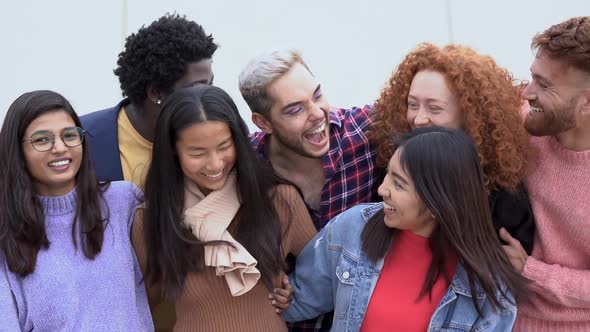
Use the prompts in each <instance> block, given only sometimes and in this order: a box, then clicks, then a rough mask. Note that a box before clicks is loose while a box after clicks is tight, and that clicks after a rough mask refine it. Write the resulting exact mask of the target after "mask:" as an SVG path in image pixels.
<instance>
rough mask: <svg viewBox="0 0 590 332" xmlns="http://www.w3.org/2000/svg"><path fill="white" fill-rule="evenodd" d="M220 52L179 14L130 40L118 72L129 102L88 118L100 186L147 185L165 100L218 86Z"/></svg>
mask: <svg viewBox="0 0 590 332" xmlns="http://www.w3.org/2000/svg"><path fill="white" fill-rule="evenodd" d="M216 49H217V45H216V44H215V43H214V42H213V37H212V36H211V35H207V34H206V33H205V31H204V30H203V28H202V27H201V26H200V25H199V24H197V23H195V22H194V21H190V20H187V19H186V18H185V17H184V16H180V15H177V14H173V15H171V14H167V15H165V16H162V17H160V18H159V19H158V20H156V21H154V22H152V23H151V24H150V25H149V26H147V27H146V26H142V27H141V28H140V29H139V31H137V33H133V34H131V35H130V36H128V37H127V39H126V42H125V49H124V50H123V51H122V52H121V53H119V59H118V61H117V68H116V69H115V71H114V73H115V75H117V76H118V77H119V82H120V84H121V90H122V92H123V96H124V97H126V98H124V99H123V100H122V101H121V102H120V103H118V104H117V105H115V106H114V107H112V108H108V109H105V110H101V111H97V112H94V113H90V114H87V115H85V116H83V117H82V124H83V126H84V128H85V129H86V131H87V133H88V135H87V139H88V142H89V143H90V159H91V160H92V164H93V166H94V169H95V171H96V175H97V177H98V179H99V180H101V181H117V180H127V181H131V182H133V183H135V184H136V185H138V186H140V187H141V186H142V185H143V181H144V178H145V174H146V173H147V168H148V166H149V161H150V156H151V149H152V142H153V139H154V130H155V126H156V121H157V119H158V115H159V113H160V110H161V107H162V102H163V100H164V98H166V96H167V95H169V94H170V93H171V92H172V91H174V90H175V89H178V88H182V87H187V86H191V85H195V84H212V83H213V72H212V69H211V65H212V60H211V58H212V56H213V53H215V50H216Z"/></svg>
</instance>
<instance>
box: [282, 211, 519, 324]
mask: <svg viewBox="0 0 590 332" xmlns="http://www.w3.org/2000/svg"><path fill="white" fill-rule="evenodd" d="M382 208H383V206H382V204H381V203H374V204H362V205H358V206H355V207H353V208H351V209H349V210H347V211H346V212H344V213H342V214H340V215H339V216H337V217H335V218H334V219H332V220H331V221H330V222H329V223H328V224H327V225H326V227H324V228H323V229H322V231H321V232H320V233H318V234H317V235H316V237H314V239H313V240H311V241H310V242H309V243H308V244H307V245H306V246H305V248H304V249H303V251H302V252H301V253H300V254H299V256H298V257H297V263H296V268H295V272H293V273H292V274H291V275H290V276H289V280H290V282H291V284H292V286H293V288H294V290H295V292H294V298H293V301H292V302H291V304H290V306H289V308H288V309H287V310H286V311H285V314H284V317H285V320H287V321H302V320H305V319H310V318H314V317H317V316H319V315H320V314H323V313H326V312H329V311H332V310H333V311H334V323H333V325H332V331H338V332H343V331H346V332H352V331H359V330H360V328H361V326H362V323H363V318H364V316H365V312H366V310H367V306H368V304H369V300H370V299H371V294H372V293H373V290H374V289H375V285H376V284H377V280H378V279H379V274H380V273H381V268H382V267H383V261H384V259H383V258H382V259H380V260H379V261H378V262H376V263H373V262H371V261H370V260H369V259H368V257H367V256H366V255H365V254H364V253H363V251H362V250H361V237H360V234H361V233H362V231H363V228H364V226H365V223H366V222H367V221H368V220H369V218H370V217H371V216H372V215H373V214H375V213H376V212H377V211H379V210H380V209H382ZM476 291H477V292H476V293H477V295H476V296H477V300H478V303H479V304H480V307H481V309H482V313H483V317H480V316H479V315H478V313H477V311H476V310H475V307H474V305H473V302H472V294H471V292H470V290H469V282H468V278H467V273H466V272H465V269H464V268H463V267H462V266H461V265H460V264H458V265H457V268H456V272H455V275H454V277H453V279H452V281H451V284H450V286H449V289H448V290H447V293H446V294H445V296H444V297H443V298H442V300H441V301H440V303H439V304H438V306H437V308H436V310H435V311H434V314H433V315H432V317H431V319H430V324H429V327H428V331H511V330H512V325H513V324H514V320H515V319H516V306H515V305H514V304H513V303H514V298H513V296H512V294H510V293H509V292H508V291H506V294H508V296H509V299H506V298H504V297H502V296H501V295H500V294H499V292H498V294H497V298H499V299H500V301H501V303H502V304H503V306H504V308H505V309H499V311H495V310H494V309H493V308H492V307H491V304H490V302H489V301H488V300H487V299H486V294H485V292H483V290H482V289H481V288H480V287H479V286H478V285H477V284H476ZM393 296H394V294H393Z"/></svg>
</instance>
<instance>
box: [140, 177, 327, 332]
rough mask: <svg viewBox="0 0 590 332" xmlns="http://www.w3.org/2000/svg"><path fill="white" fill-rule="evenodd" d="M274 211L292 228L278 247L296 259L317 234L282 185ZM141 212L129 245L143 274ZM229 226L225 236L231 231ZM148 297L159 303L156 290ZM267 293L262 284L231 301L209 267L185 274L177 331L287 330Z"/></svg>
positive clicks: (295, 196) (277, 282)
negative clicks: (281, 246)
mask: <svg viewBox="0 0 590 332" xmlns="http://www.w3.org/2000/svg"><path fill="white" fill-rule="evenodd" d="M276 190H277V192H276V195H275V199H274V206H275V209H276V211H277V214H278V217H279V220H280V222H281V224H282V225H284V226H285V225H289V223H290V225H289V226H288V228H287V232H284V235H283V239H282V241H283V242H282V244H283V253H284V255H287V254H289V253H290V254H293V255H295V256H297V255H298V254H299V252H300V251H301V250H302V249H303V247H304V246H305V245H306V244H307V242H309V241H310V240H311V239H312V238H313V236H314V235H315V234H316V230H315V228H314V226H313V223H312V222H311V219H310V217H309V214H308V212H307V209H306V207H305V205H304V203H303V200H302V198H301V196H299V194H298V193H297V191H296V190H295V188H293V187H291V186H286V185H280V186H278V187H277V189H276ZM142 216H143V213H141V210H140V211H138V213H136V215H135V220H134V223H133V229H132V242H133V247H134V248H135V252H136V254H137V258H138V260H139V263H140V266H141V269H142V271H144V272H145V268H146V264H147V257H146V255H147V247H146V243H145V240H144V238H143V220H142V219H143V218H142ZM232 226H233V225H230V227H229V229H228V230H229V231H230V233H231V232H232V228H234V227H232ZM274 286H275V287H277V288H278V287H281V283H280V279H279V278H278V277H277V278H275V281H274ZM150 288H151V289H148V294H149V296H150V304H151V305H152V306H154V305H155V304H157V303H158V302H160V301H161V299H159V298H157V295H159V294H158V293H159V292H158V291H155V290H156V288H157V286H154V287H150ZM268 294H269V289H267V288H266V286H265V285H264V283H263V282H262V280H259V281H258V283H257V284H256V286H254V288H252V289H251V290H250V291H249V292H247V293H246V294H244V295H241V296H237V297H233V296H231V294H230V292H229V289H228V286H227V284H226V282H225V280H224V279H223V278H222V277H217V276H216V275H215V269H214V268H213V267H207V268H206V269H205V270H204V271H202V272H198V273H189V274H188V275H187V276H186V279H185V282H184V289H183V292H182V294H181V295H180V297H179V298H178V299H176V302H175V307H176V325H175V326H174V330H175V331H207V332H209V331H211V332H213V331H220V332H225V331H240V332H249V331H252V332H254V331H256V332H258V331H273V332H274V331H287V327H286V325H285V322H284V321H283V319H282V317H281V316H279V315H277V314H276V313H275V311H274V310H275V309H274V307H273V306H272V304H271V303H270V300H268Z"/></svg>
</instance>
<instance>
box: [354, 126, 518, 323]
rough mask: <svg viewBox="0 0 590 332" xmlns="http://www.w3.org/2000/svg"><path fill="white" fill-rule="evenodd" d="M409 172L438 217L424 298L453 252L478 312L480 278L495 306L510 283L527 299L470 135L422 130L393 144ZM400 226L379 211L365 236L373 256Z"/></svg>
mask: <svg viewBox="0 0 590 332" xmlns="http://www.w3.org/2000/svg"><path fill="white" fill-rule="evenodd" d="M394 145H395V146H396V148H397V149H398V151H399V154H400V163H401V165H402V167H403V169H404V171H405V172H406V173H407V174H408V175H409V176H410V177H411V178H412V180H413V182H414V186H415V188H416V192H417V193H418V195H419V196H420V199H421V200H422V201H423V202H424V204H425V205H426V207H427V208H428V209H429V210H430V212H431V213H432V214H433V216H434V218H435V221H436V223H435V227H434V230H433V232H432V234H431V236H430V238H429V245H430V249H431V251H432V261H431V263H430V267H429V268H428V273H427V275H426V279H425V281H424V284H423V287H422V292H421V294H420V297H422V296H424V295H426V294H431V290H432V287H433V286H434V283H435V282H436V280H437V279H438V278H439V277H440V276H441V275H442V276H444V277H446V278H447V280H449V276H447V275H446V273H445V264H446V255H448V254H449V253H450V252H452V251H454V252H456V253H457V256H458V258H459V262H460V263H461V264H462V265H463V266H464V268H465V271H466V272H467V276H468V278H469V287H470V290H471V293H472V294H473V296H472V299H473V303H474V305H475V308H476V310H477V312H478V313H479V314H480V315H481V314H482V313H481V308H480V307H479V304H478V303H477V297H476V296H475V294H476V282H477V283H478V284H479V285H480V287H481V288H482V289H483V291H484V292H485V293H486V295H487V297H488V299H489V300H490V303H491V305H492V307H493V308H494V309H498V308H503V305H502V303H501V300H500V299H498V298H497V297H496V293H497V292H500V293H501V294H502V295H504V296H506V297H507V294H506V292H505V291H504V286H503V285H506V287H507V289H509V290H510V291H511V292H512V293H513V294H515V295H516V296H518V297H521V298H522V297H524V298H525V299H526V298H527V294H528V288H527V279H525V278H524V277H522V276H521V275H520V274H519V273H517V272H515V271H514V269H513V267H512V265H511V264H510V261H509V260H508V257H507V256H506V254H505V253H504V250H503V249H502V247H501V243H500V241H499V240H498V237H497V236H496V231H495V229H494V226H493V223H492V215H491V212H490V207H489V203H488V197H487V193H486V187H485V184H484V181H483V172H482V169H481V167H480V164H479V159H478V156H477V151H476V149H475V145H474V144H473V141H472V140H471V138H470V137H469V136H468V135H467V134H465V133H464V132H462V131H459V130H450V129H446V128H442V127H429V128H418V129H415V130H413V131H412V132H410V133H408V134H406V135H404V136H402V137H401V138H400V139H399V140H397V141H396V143H395V144H394ZM396 233H397V231H396V230H394V229H391V228H389V227H387V226H386V225H385V223H384V221H383V211H382V210H381V211H380V212H378V213H377V214H375V215H374V216H373V217H372V218H371V219H370V220H369V221H368V223H367V224H366V226H365V228H364V229H363V232H362V234H361V239H362V247H363V250H364V251H365V253H366V254H367V256H368V257H369V258H370V259H371V260H373V261H377V260H378V259H380V258H382V257H384V256H385V254H386V253H387V250H388V249H389V247H390V245H391V243H392V240H394V239H395V234H396Z"/></svg>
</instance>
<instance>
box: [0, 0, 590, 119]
mask: <svg viewBox="0 0 590 332" xmlns="http://www.w3.org/2000/svg"><path fill="white" fill-rule="evenodd" d="M2 7H3V8H2V13H1V14H0V18H1V19H0V34H1V37H0V41H1V42H2V46H3V47H2V51H0V59H1V61H0V73H1V75H0V77H1V79H2V82H1V83H0V84H1V86H2V89H0V113H1V114H0V116H1V118H2V119H3V118H4V114H5V113H6V110H7V109H8V106H9V105H10V104H11V103H12V101H13V100H14V99H15V98H17V97H18V96H19V95H20V94H22V93H24V92H27V91H30V90H36V89H51V90H55V91H58V92H60V93H62V94H63V95H65V96H66V97H67V98H69V99H70V101H71V102H72V103H73V105H74V107H75V109H76V110H77V111H78V113H80V114H84V113H88V112H92V111H94V110H98V109H102V108H106V107H110V106H112V105H114V104H115V103H117V102H118V101H119V99H120V98H121V92H120V89H119V83H118V81H117V78H116V77H115V75H114V74H113V69H114V68H115V66H116V59H117V54H118V53H119V52H120V51H121V50H122V48H123V44H124V39H125V36H127V35H128V34H129V33H132V32H135V31H136V30H137V29H138V28H139V27H140V26H142V25H144V24H146V25H147V24H149V23H150V22H152V21H153V20H155V19H157V18H158V17H160V16H162V15H163V14H165V13H166V12H174V11H176V12H178V13H180V14H185V15H187V17H188V18H189V19H193V20H195V21H197V22H199V23H200V24H202V25H203V26H204V28H205V30H206V31H207V33H211V34H213V36H214V38H215V40H216V41H217V43H219V44H220V45H221V47H220V48H219V49H218V51H217V53H216V55H215V57H214V72H215V84H216V85H218V86H220V87H222V88H224V89H225V90H226V91H228V92H229V93H230V95H232V97H233V98H234V100H235V101H236V103H237V105H238V107H239V108H240V110H241V112H242V115H243V116H244V117H245V118H247V119H248V121H249V118H250V111H249V110H248V108H247V106H246V104H245V102H244V101H243V99H242V98H241V96H240V94H239V91H238V85H237V77H238V74H239V72H240V70H241V68H242V67H243V66H244V65H245V64H246V63H247V61H248V60H249V59H250V58H251V57H252V56H254V55H256V54H257V53H259V52H261V51H263V50H266V49H269V48H273V47H277V46H295V47H297V48H299V49H300V50H301V51H302V52H303V55H304V57H305V58H306V61H307V62H308V64H309V65H310V67H311V69H312V70H313V71H314V74H315V75H316V76H317V77H318V78H319V79H320V81H321V82H322V87H323V90H324V93H325V95H326V96H327V97H328V99H329V100H330V102H331V103H332V104H333V105H337V106H353V105H359V104H366V103H371V102H372V101H373V100H374V99H375V98H376V97H377V96H378V94H379V91H380V89H381V87H382V85H383V84H384V82H385V81H386V80H387V78H388V77H389V75H390V74H391V71H392V70H393V69H394V67H395V66H396V64H397V63H399V62H400V61H401V59H402V58H403V57H404V55H405V54H406V53H407V52H408V51H409V50H411V49H412V48H414V47H415V46H416V44H418V43H420V42H422V41H431V42H434V43H437V44H446V43H450V42H455V43H461V44H466V45H469V46H472V47H474V48H475V49H477V50H478V51H480V52H482V53H486V54H490V55H492V56H493V57H495V58H496V60H497V61H498V63H500V64H501V65H502V66H505V67H507V68H508V69H509V70H511V71H512V72H513V73H514V74H515V76H516V77H518V78H521V79H528V76H529V69H528V68H529V65H530V63H531V61H532V57H533V56H532V52H531V51H530V47H529V45H530V40H531V38H532V37H533V36H534V35H535V33H537V32H539V31H542V30H544V29H546V28H547V27H549V26H550V25H552V24H555V23H558V22H561V21H563V20H564V19H567V18H569V17H572V16H581V15H590V1H588V0H564V1H559V2H556V1H551V0H521V1H509V0H496V1H475V0H472V1H469V0H414V1H384V0H382V1H377V0H364V1H358V0H357V1H351V0H323V1H317V0H316V1H312V0H299V1H286V0H274V1H273V0H251V1H224V0H217V1H194V0H192V1H188V0H168V1H155V0H102V1H79V0H78V1H76V0H52V1H41V0H38V1H32V0H19V1H15V0H12V1H6V0H5V1H3V6H2Z"/></svg>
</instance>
